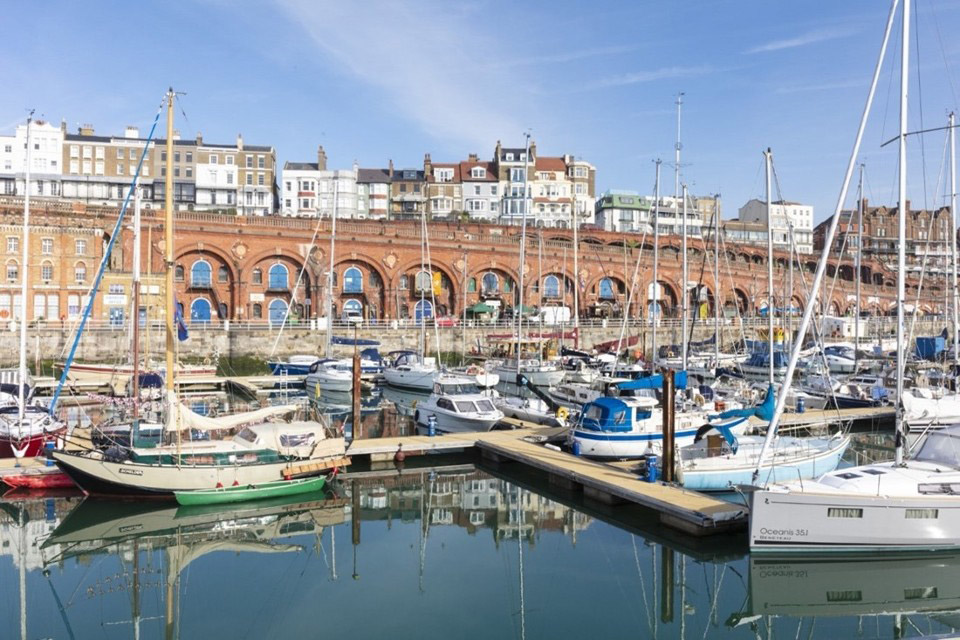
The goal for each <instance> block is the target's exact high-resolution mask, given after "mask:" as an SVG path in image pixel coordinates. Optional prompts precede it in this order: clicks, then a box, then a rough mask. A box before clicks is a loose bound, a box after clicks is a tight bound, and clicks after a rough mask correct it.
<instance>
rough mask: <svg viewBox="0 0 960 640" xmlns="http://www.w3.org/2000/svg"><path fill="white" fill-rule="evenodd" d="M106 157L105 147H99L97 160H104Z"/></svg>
mask: <svg viewBox="0 0 960 640" xmlns="http://www.w3.org/2000/svg"><path fill="white" fill-rule="evenodd" d="M103 157H104V151H103V147H97V160H102V159H103Z"/></svg>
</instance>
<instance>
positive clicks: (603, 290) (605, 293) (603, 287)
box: [600, 278, 615, 300]
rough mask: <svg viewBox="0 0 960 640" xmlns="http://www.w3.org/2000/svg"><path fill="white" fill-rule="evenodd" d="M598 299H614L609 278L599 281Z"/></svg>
mask: <svg viewBox="0 0 960 640" xmlns="http://www.w3.org/2000/svg"><path fill="white" fill-rule="evenodd" d="M600 297H601V298H603V299H604V300H611V299H613V298H614V297H615V296H614V293H613V280H611V279H610V278H604V279H603V280H601V281H600Z"/></svg>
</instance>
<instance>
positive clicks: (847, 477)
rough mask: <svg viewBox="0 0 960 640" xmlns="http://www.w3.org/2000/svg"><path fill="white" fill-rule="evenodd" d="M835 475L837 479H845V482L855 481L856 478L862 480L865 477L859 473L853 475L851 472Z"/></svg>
mask: <svg viewBox="0 0 960 640" xmlns="http://www.w3.org/2000/svg"><path fill="white" fill-rule="evenodd" d="M833 475H834V477H835V478H843V479H844V480H853V479H854V478H862V477H863V476H861V475H860V474H859V473H851V472H849V471H848V472H846V473H835V474H833Z"/></svg>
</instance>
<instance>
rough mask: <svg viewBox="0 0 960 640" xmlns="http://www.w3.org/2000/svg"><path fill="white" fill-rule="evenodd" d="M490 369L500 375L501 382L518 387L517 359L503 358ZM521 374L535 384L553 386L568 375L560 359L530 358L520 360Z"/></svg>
mask: <svg viewBox="0 0 960 640" xmlns="http://www.w3.org/2000/svg"><path fill="white" fill-rule="evenodd" d="M488 370H489V371H490V372H491V373H494V374H496V375H498V376H500V382H501V384H505V385H508V386H510V385H512V386H514V387H516V379H517V361H516V359H508V360H503V361H501V362H499V363H496V364H494V365H493V366H492V367H491V368H489V369H488ZM520 374H521V375H523V376H525V377H526V378H527V380H528V381H530V383H531V384H533V385H534V386H537V387H552V386H554V385H557V384H560V382H561V381H562V380H563V378H564V376H565V375H566V371H565V370H564V368H563V366H562V365H561V364H560V363H559V361H555V360H537V359H535V358H530V359H522V360H520Z"/></svg>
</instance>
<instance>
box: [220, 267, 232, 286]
mask: <svg viewBox="0 0 960 640" xmlns="http://www.w3.org/2000/svg"><path fill="white" fill-rule="evenodd" d="M229 279H230V271H229V270H228V269H227V268H226V267H220V268H219V269H217V282H220V283H225V282H227V281H228V280H229Z"/></svg>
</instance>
